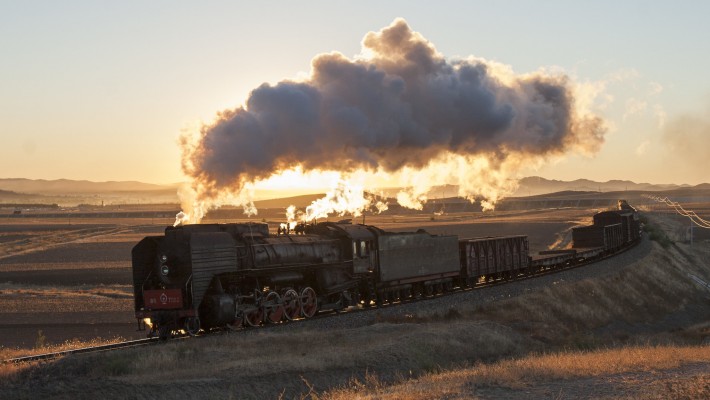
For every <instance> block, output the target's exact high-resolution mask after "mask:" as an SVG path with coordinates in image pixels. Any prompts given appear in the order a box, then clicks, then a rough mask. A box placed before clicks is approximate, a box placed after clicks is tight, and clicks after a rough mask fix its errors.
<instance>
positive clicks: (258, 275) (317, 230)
mask: <svg viewBox="0 0 710 400" xmlns="http://www.w3.org/2000/svg"><path fill="white" fill-rule="evenodd" d="M623 204H625V205H626V206H628V204H627V203H626V202H624V203H623ZM626 206H625V207H624V208H622V203H621V202H620V203H619V210H614V211H605V212H601V213H598V214H596V215H595V216H594V224H593V225H591V226H588V227H578V228H575V229H573V232H572V239H573V243H572V248H570V249H565V250H558V251H547V252H542V253H541V254H539V255H534V256H532V255H530V254H529V253H530V252H529V248H528V238H527V236H522V235H519V236H506V237H483V238H473V239H463V238H459V237H457V236H453V235H432V234H429V233H428V232H426V231H424V230H418V231H416V232H386V231H384V230H382V229H379V228H377V227H374V226H368V225H359V224H352V223H349V222H341V223H333V222H321V223H317V224H309V225H306V226H301V227H300V228H299V230H298V234H289V233H286V232H284V233H282V232H281V230H280V229H279V234H276V235H275V234H271V233H270V232H269V229H268V225H267V224H265V223H228V224H196V225H184V226H177V227H168V228H166V229H165V234H164V235H162V236H149V237H146V238H144V239H143V240H141V241H140V242H139V243H138V244H137V245H136V246H135V247H134V248H133V251H132V263H133V270H132V273H133V289H134V299H135V316H136V318H137V320H138V324H139V327H140V328H143V329H145V325H146V324H147V325H148V326H150V331H149V336H159V337H161V338H167V337H169V336H171V335H172V334H175V333H178V332H184V333H187V334H189V335H195V334H197V333H198V332H200V331H205V332H206V331H210V330H214V329H238V328H241V327H242V326H245V325H247V326H258V325H261V324H264V323H278V322H281V321H290V320H294V319H299V318H310V317H313V316H314V315H316V313H317V312H318V311H320V310H335V311H340V310H344V309H346V308H348V307H352V306H357V307H376V306H379V305H381V304H383V303H393V302H398V301H403V300H408V299H418V298H420V297H427V296H433V295H436V294H439V293H443V292H446V291H449V290H453V289H454V288H465V287H470V286H473V285H475V284H477V283H480V282H485V281H495V280H507V279H515V278H518V277H520V276H527V275H531V274H534V273H536V272H539V271H541V270H546V269H553V268H559V267H562V266H567V265H570V264H575V263H579V262H583V261H585V260H588V259H594V258H598V257H602V256H605V255H609V254H613V253H615V252H618V251H620V250H621V249H623V248H625V247H627V246H630V245H632V244H633V243H634V242H636V241H637V240H638V238H639V236H640V231H639V224H638V218H637V216H636V211H635V210H633V209H629V208H626Z"/></svg>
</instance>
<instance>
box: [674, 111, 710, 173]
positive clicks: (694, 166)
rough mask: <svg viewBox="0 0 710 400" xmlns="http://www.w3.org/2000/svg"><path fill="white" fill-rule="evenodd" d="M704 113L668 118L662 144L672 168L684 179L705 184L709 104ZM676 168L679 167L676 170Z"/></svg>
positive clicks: (709, 127)
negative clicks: (681, 172)
mask: <svg viewBox="0 0 710 400" xmlns="http://www.w3.org/2000/svg"><path fill="white" fill-rule="evenodd" d="M705 110H706V111H705V112H704V113H702V112H698V113H687V114H683V115H678V116H676V117H674V118H672V119H671V120H670V121H668V123H667V124H666V126H665V127H664V129H663V136H662V138H663V142H664V144H665V148H666V150H667V151H668V153H669V156H670V159H671V161H672V162H673V163H674V168H675V169H676V170H679V171H687V172H684V175H685V178H684V179H693V180H701V181H703V182H705V181H707V169H706V167H705V166H706V165H707V159H708V149H710V104H708V105H706V106H705ZM677 167H680V168H677Z"/></svg>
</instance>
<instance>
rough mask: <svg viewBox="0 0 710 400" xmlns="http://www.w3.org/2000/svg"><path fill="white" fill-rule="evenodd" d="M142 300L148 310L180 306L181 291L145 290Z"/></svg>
mask: <svg viewBox="0 0 710 400" xmlns="http://www.w3.org/2000/svg"><path fill="white" fill-rule="evenodd" d="M143 300H144V301H145V308H146V309H148V310H160V309H163V310H164V309H172V308H181V307H182V291H181V290H180V289H164V290H146V291H144V292H143Z"/></svg>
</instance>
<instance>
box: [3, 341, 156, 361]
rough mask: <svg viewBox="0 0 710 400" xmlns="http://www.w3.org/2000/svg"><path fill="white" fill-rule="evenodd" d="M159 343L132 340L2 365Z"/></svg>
mask: <svg viewBox="0 0 710 400" xmlns="http://www.w3.org/2000/svg"><path fill="white" fill-rule="evenodd" d="M158 342H160V340H159V339H157V338H149V339H138V340H131V341H127V342H119V343H111V344H104V345H100V346H91V347H81V348H78V349H71V350H63V351H56V352H52V353H45V354H36V355H32V356H24V357H17V358H10V359H7V360H3V361H2V364H18V363H25V362H32V361H45V360H52V359H55V358H57V357H62V356H67V355H70V354H82V353H97V352H101V351H109V350H116V349H125V348H130V347H139V346H146V345H151V344H155V343H158Z"/></svg>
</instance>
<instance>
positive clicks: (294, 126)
mask: <svg viewBox="0 0 710 400" xmlns="http://www.w3.org/2000/svg"><path fill="white" fill-rule="evenodd" d="M362 45H363V56H362V58H357V59H349V58H347V57H345V56H344V55H342V54H339V53H329V54H321V55H318V56H316V57H315V58H314V59H313V61H312V71H311V75H310V77H309V78H308V79H306V80H304V81H289V80H285V81H281V82H279V83H277V84H275V85H270V84H267V83H264V84H262V85H261V86H259V87H258V88H256V89H254V90H253V91H252V92H251V94H250V96H249V98H248V100H247V102H246V105H245V106H244V107H239V108H236V109H233V110H227V111H224V112H222V113H219V114H218V116H217V119H216V120H215V121H214V122H213V123H212V124H211V125H205V126H203V127H202V129H201V130H200V132H199V134H198V135H196V136H195V137H193V138H189V137H183V138H182V158H183V170H184V172H185V173H186V174H187V175H189V176H190V177H191V178H192V179H193V189H194V190H195V191H196V194H197V196H198V200H200V201H208V202H210V201H214V200H216V199H218V198H221V197H222V196H223V195H224V194H237V195H239V194H240V193H243V190H244V189H245V187H248V186H249V185H250V184H252V183H254V182H258V181H260V180H263V179H266V178H268V177H270V176H272V175H273V174H275V173H278V172H280V171H284V170H288V169H296V168H302V169H303V171H306V172H308V171H316V170H321V171H329V170H330V171H340V172H341V173H343V174H344V175H346V176H347V174H349V173H352V172H356V171H366V172H369V173H375V172H379V173H382V172H384V173H388V174H398V175H399V176H402V177H403V178H402V179H403V180H404V181H403V182H402V185H403V186H407V187H409V188H410V190H409V191H408V192H406V193H403V194H402V195H401V196H398V197H399V198H401V201H400V203H402V204H403V205H407V206H412V207H417V204H419V205H421V201H422V200H423V199H424V197H423V194H425V193H426V190H427V189H428V188H429V186H430V185H433V184H438V183H441V180H442V179H446V180H448V181H449V182H450V183H456V184H458V186H459V188H460V189H459V195H461V196H465V197H469V198H471V199H473V197H474V196H478V197H483V198H484V199H486V200H489V201H492V202H494V201H495V200H496V199H497V197H498V195H499V193H500V192H501V191H502V190H505V189H506V188H508V189H509V188H510V186H511V180H510V178H511V177H513V176H515V173H516V172H517V171H518V170H519V169H520V168H521V167H522V166H523V165H530V164H531V163H533V164H538V165H539V164H540V163H542V162H543V161H545V160H547V159H549V158H550V157H556V156H559V155H562V154H564V153H567V152H570V151H581V152H585V153H592V152H595V151H596V150H598V148H599V146H600V145H601V144H602V143H603V136H604V133H605V127H604V123H603V121H602V120H601V119H600V118H599V117H597V116H595V115H593V114H591V113H589V112H587V111H586V110H581V109H580V106H579V104H577V102H576V101H575V90H576V89H575V85H574V84H573V83H572V82H571V81H570V79H569V78H568V77H566V76H564V75H561V74H549V73H542V72H540V73H533V74H526V75H514V74H513V73H512V72H510V70H509V68H506V67H505V66H501V65H499V64H496V63H492V62H488V61H485V60H480V59H475V58H467V59H462V60H447V59H445V58H444V56H443V55H441V54H440V53H438V52H437V51H436V49H435V48H434V46H433V44H432V43H430V42H428V41H427V40H426V39H424V38H423V37H422V36H421V35H420V34H419V33H417V32H414V31H412V30H411V29H410V27H409V26H408V25H407V23H406V22H405V21H404V20H403V19H397V20H395V21H394V22H393V23H392V24H391V25H390V26H388V27H386V28H384V29H382V30H381V31H379V32H370V33H368V34H367V35H366V36H365V38H364V40H363V42H362ZM451 181H453V182H451ZM513 184H514V182H513ZM238 197H240V196H238ZM241 198H242V199H243V197H241ZM244 203H248V202H247V201H245V202H244Z"/></svg>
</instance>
